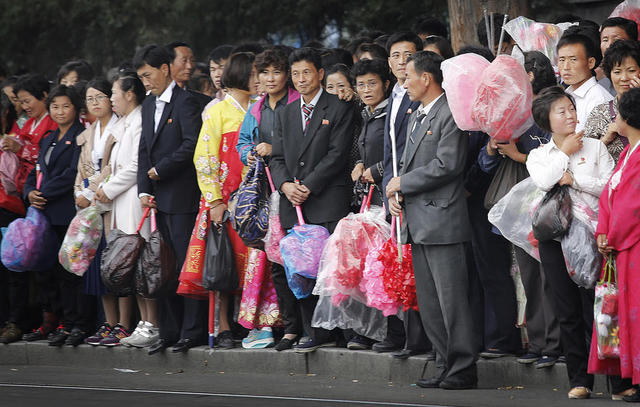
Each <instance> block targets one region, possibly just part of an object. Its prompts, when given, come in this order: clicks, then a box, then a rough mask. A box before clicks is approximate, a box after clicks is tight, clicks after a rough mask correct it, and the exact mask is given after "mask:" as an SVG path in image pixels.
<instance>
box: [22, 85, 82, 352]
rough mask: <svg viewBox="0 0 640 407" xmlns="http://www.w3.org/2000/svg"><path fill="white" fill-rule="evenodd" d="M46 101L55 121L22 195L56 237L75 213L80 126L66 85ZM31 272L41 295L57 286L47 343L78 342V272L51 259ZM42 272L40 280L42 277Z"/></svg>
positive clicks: (76, 104) (74, 97)
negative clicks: (47, 267) (47, 266)
mask: <svg viewBox="0 0 640 407" xmlns="http://www.w3.org/2000/svg"><path fill="white" fill-rule="evenodd" d="M47 107H48V110H49V114H50V115H51V118H52V119H53V120H54V121H55V122H56V123H57V124H58V129H57V130H55V131H54V132H52V133H50V134H49V135H47V136H46V137H45V138H44V139H42V142H41V143H40V152H39V154H38V161H37V164H38V165H39V166H40V170H41V175H42V184H41V186H40V188H38V187H37V182H36V179H37V178H38V176H37V174H36V170H35V169H34V170H33V171H31V173H30V174H29V176H28V177H27V181H26V183H25V186H24V197H25V198H26V199H28V200H29V202H30V203H31V206H33V207H34V208H36V209H40V210H42V211H43V212H44V214H45V215H46V217H47V218H48V219H49V223H50V224H51V227H52V229H53V230H54V231H55V233H56V234H57V235H58V237H59V239H60V241H62V239H63V238H64V236H65V234H66V232H67V228H68V227H69V223H70V222H71V219H72V218H73V217H74V216H75V213H76V209H75V205H74V197H73V181H74V179H75V177H76V172H77V171H78V157H79V155H80V148H79V147H78V145H77V144H76V138H77V136H78V135H79V134H80V133H81V132H82V131H83V130H84V127H83V126H82V124H80V122H79V121H78V114H79V112H80V109H81V107H82V104H81V101H80V98H79V97H78V95H77V93H76V92H75V91H74V90H73V89H72V88H69V87H66V86H64V85H60V86H58V87H56V88H55V89H54V90H52V91H51V93H50V94H49V96H48V98H47ZM36 276H37V280H38V286H39V289H40V290H41V292H42V295H48V296H49V298H54V297H55V294H53V292H54V291H55V290H56V289H59V292H60V302H61V305H62V315H61V317H62V318H61V324H60V326H59V327H58V329H56V331H55V332H54V333H53V334H52V335H51V336H49V345H51V346H62V345H64V344H67V345H73V346H77V345H79V344H81V343H82V342H83V341H84V339H85V338H86V337H87V331H88V330H89V329H90V328H91V323H92V321H91V311H92V303H91V298H90V297H89V296H88V295H86V294H85V293H84V292H83V279H82V277H78V276H76V275H75V274H71V273H69V272H67V271H66V270H65V269H64V268H63V267H62V266H61V265H60V264H59V263H58V262H57V261H56V265H55V266H54V268H53V269H52V270H51V271H50V272H43V273H37V274H36ZM44 276H46V281H43V280H42V277H44ZM49 277H51V278H49ZM51 280H53V281H51ZM51 283H53V284H54V286H52V285H51ZM56 286H57V287H56Z"/></svg>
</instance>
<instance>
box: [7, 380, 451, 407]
mask: <svg viewBox="0 0 640 407" xmlns="http://www.w3.org/2000/svg"><path fill="white" fill-rule="evenodd" d="M0 387H18V388H30V389H52V390H85V391H105V392H119V393H146V394H168V395H177V396H211V397H226V398H239V399H242V398H248V399H266V400H289V401H315V402H321V403H341V404H368V405H374V406H394V407H447V406H442V405H433V404H411V403H396V402H389V403H385V402H381V401H363V400H342V399H319V398H311V397H287V396H267V395H254V394H232V393H201V392H188V391H170V390H145V389H119V388H108V387H82V386H58V385H46V384H14V383H0Z"/></svg>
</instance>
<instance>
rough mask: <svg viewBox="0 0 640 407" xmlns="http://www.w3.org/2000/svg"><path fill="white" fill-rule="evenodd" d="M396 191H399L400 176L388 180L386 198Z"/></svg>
mask: <svg viewBox="0 0 640 407" xmlns="http://www.w3.org/2000/svg"><path fill="white" fill-rule="evenodd" d="M396 192H400V177H393V178H391V180H389V183H388V184H387V198H391V197H392V196H394V195H395V194H396Z"/></svg>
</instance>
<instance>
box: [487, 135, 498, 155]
mask: <svg viewBox="0 0 640 407" xmlns="http://www.w3.org/2000/svg"><path fill="white" fill-rule="evenodd" d="M497 152H498V142H497V141H496V140H495V139H493V138H490V139H489V142H488V143H487V154H489V155H496V153H497Z"/></svg>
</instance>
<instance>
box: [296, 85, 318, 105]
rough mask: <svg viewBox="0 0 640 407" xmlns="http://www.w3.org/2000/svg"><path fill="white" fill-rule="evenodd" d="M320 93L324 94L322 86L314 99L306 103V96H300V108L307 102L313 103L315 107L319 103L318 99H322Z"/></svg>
mask: <svg viewBox="0 0 640 407" xmlns="http://www.w3.org/2000/svg"><path fill="white" fill-rule="evenodd" d="M320 95H322V87H320V89H319V90H318V93H316V95H315V96H314V97H313V99H311V102H309V103H304V98H303V97H302V96H300V109H302V106H303V105H305V104H308V105H313V107H315V106H316V105H317V104H318V100H320Z"/></svg>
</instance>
